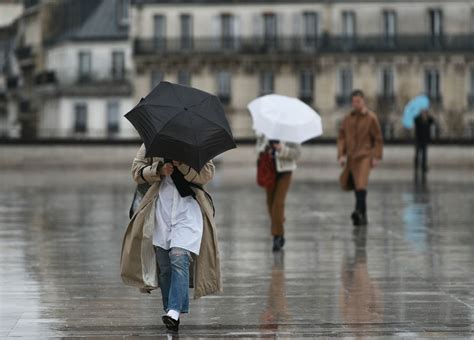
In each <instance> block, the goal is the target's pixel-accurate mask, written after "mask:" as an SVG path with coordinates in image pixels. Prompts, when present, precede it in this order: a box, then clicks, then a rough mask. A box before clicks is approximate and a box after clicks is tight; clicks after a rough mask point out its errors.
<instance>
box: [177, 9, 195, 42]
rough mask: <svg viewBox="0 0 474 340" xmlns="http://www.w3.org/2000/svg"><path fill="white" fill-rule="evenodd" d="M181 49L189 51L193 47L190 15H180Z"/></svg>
mask: <svg viewBox="0 0 474 340" xmlns="http://www.w3.org/2000/svg"><path fill="white" fill-rule="evenodd" d="M180 23H181V48H183V49H189V48H192V46H193V20H192V16H191V15H190V14H181V17H180Z"/></svg>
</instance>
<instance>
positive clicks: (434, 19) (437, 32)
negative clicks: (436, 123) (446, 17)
mask: <svg viewBox="0 0 474 340" xmlns="http://www.w3.org/2000/svg"><path fill="white" fill-rule="evenodd" d="M428 13H429V18H430V19H429V22H430V33H431V36H432V37H440V36H441V35H442V34H443V12H441V10H440V9H430V11H429V12H428Z"/></svg>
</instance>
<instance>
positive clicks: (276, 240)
mask: <svg viewBox="0 0 474 340" xmlns="http://www.w3.org/2000/svg"><path fill="white" fill-rule="evenodd" d="M284 245H285V238H284V237H283V235H281V236H273V251H280V250H281V248H283V246H284Z"/></svg>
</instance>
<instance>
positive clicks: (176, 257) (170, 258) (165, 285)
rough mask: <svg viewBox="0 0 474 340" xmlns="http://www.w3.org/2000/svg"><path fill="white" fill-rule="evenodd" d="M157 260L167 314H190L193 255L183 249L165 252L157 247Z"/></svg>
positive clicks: (159, 282)
mask: <svg viewBox="0 0 474 340" xmlns="http://www.w3.org/2000/svg"><path fill="white" fill-rule="evenodd" d="M155 254H156V260H157V262H158V266H159V267H160V275H158V284H159V285H160V289H161V295H162V298H163V309H164V310H165V312H168V311H169V310H171V309H172V310H175V311H178V312H180V313H188V312H189V262H190V258H191V254H190V252H189V251H187V250H185V249H182V248H171V249H170V250H165V249H163V248H160V247H155Z"/></svg>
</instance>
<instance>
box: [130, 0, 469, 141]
mask: <svg viewBox="0 0 474 340" xmlns="http://www.w3.org/2000/svg"><path fill="white" fill-rule="evenodd" d="M130 29H131V31H130V32H131V40H132V43H133V56H134V62H135V70H136V73H135V76H134V93H135V101H138V99H139V98H140V97H141V96H143V95H144V94H146V93H148V91H149V90H150V89H151V88H152V87H153V86H154V85H156V84H157V83H158V82H159V81H160V80H162V79H166V80H169V81H173V82H179V83H183V84H189V85H191V86H195V87H199V88H202V89H204V90H207V91H209V92H212V93H215V94H217V95H218V96H219V97H220V99H221V101H222V102H223V104H224V105H225V106H226V109H227V112H228V115H229V119H230V121H231V125H232V127H233V130H234V132H235V135H236V136H238V137H247V136H251V135H252V134H253V132H252V130H251V121H250V115H249V114H248V112H247V109H246V106H247V104H248V103H249V102H250V101H251V100H252V99H254V98H255V97H258V96H260V95H264V94H268V93H278V94H284V95H289V96H295V97H299V98H301V99H302V100H304V101H305V102H307V103H308V104H310V105H312V106H313V107H314V108H315V109H316V110H317V111H318V112H319V113H320V114H321V116H322V119H323V124H324V128H325V136H326V137H334V136H335V135H336V133H337V127H338V123H339V121H340V120H341V118H342V117H343V115H344V114H345V113H346V112H347V111H348V109H349V94H350V92H351V91H352V89H354V88H361V89H363V90H364V91H365V92H366V95H367V99H368V103H369V106H370V107H371V108H372V109H373V110H375V111H376V112H377V113H378V114H379V117H380V120H381V122H382V125H383V130H384V134H385V136H386V138H393V137H403V136H406V134H407V133H408V132H407V131H405V130H404V129H403V128H402V126H401V115H402V111H403V107H404V105H405V104H406V103H407V102H408V101H409V99H410V98H412V97H414V96H416V95H418V94H420V93H426V94H427V95H428V96H429V97H430V98H431V102H432V111H433V113H434V114H435V116H436V117H437V119H438V121H439V128H440V130H441V136H443V137H446V138H449V137H460V136H463V137H467V138H472V137H473V136H474V115H473V110H472V108H473V106H474V100H473V98H474V58H473V52H474V1H457V0H452V1H449V2H447V1H436V0H431V1H405V0H396V1H377V0H366V1H348V0H347V1H344V0H338V1H322V0H319V1H318V0H313V1H302V0H296V1H288V0H287V1H258V0H256V1H250V0H248V1H247V0H242V1H230V0H229V1H224V0H221V1H218V0H208V1H204V0H181V1H174V0H173V1H170V0H168V1H167V0H132V1H131V27H130Z"/></svg>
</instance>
